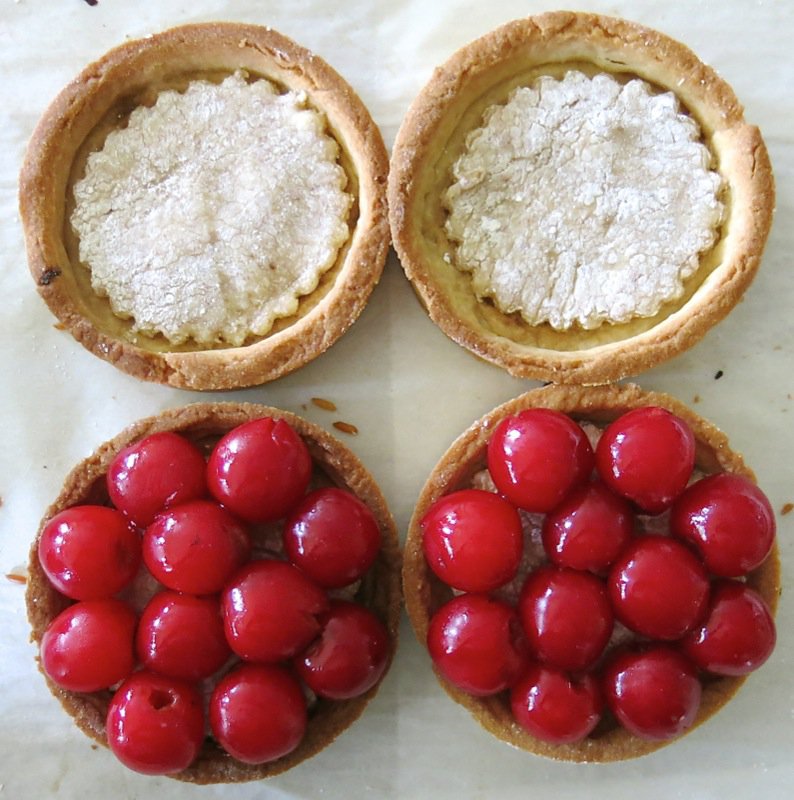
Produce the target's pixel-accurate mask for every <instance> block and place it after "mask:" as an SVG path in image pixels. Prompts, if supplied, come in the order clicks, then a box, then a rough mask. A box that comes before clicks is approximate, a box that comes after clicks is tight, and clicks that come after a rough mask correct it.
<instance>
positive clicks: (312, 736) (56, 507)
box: [26, 403, 401, 784]
mask: <svg viewBox="0 0 794 800" xmlns="http://www.w3.org/2000/svg"><path fill="white" fill-rule="evenodd" d="M265 416H269V417H273V418H276V419H284V420H285V421H286V422H288V423H289V424H290V425H291V426H292V427H293V428H294V429H295V430H296V431H297V432H298V433H299V434H300V435H301V437H302V438H303V440H304V442H305V443H306V445H307V446H308V448H309V451H310V453H311V455H312V458H313V459H314V463H315V471H317V470H319V471H320V472H321V473H322V474H323V477H324V479H327V480H330V481H331V482H332V483H334V484H336V485H338V486H341V487H343V488H345V489H347V490H349V491H351V492H353V493H354V494H355V495H357V496H358V497H359V498H360V499H361V500H362V501H363V502H364V503H366V505H367V506H368V507H369V508H370V510H371V511H372V513H373V514H374V516H375V519H376V520H377V522H378V526H379V528H380V531H381V539H382V542H381V551H380V553H379V555H378V558H377V560H376V561H375V564H374V565H373V567H372V568H371V569H370V571H369V572H368V573H367V575H365V576H364V578H363V579H362V581H361V586H360V588H359V589H358V591H357V593H356V600H357V601H358V602H361V603H363V604H364V605H366V606H368V607H369V608H370V609H371V610H372V611H373V612H375V614H377V616H378V617H379V618H380V619H381V620H382V621H383V622H384V623H385V625H386V627H387V629H388V630H389V633H390V635H391V652H390V656H389V660H390V661H391V659H392V658H393V656H394V652H395V649H396V647H397V634H398V627H399V619H400V608H401V592H400V546H399V541H398V538H397V531H396V528H395V525H394V521H393V519H392V517H391V514H390V513H389V509H388V507H387V506H386V501H385V499H384V498H383V495H382V494H381V492H380V489H379V488H378V486H377V485H376V483H375V481H374V479H373V478H372V476H371V475H370V474H369V472H367V470H366V469H365V467H364V466H363V465H362V464H361V462H360V461H359V460H358V458H357V457H356V456H355V455H353V453H352V452H351V451H350V450H348V449H347V448H346V447H345V446H344V445H343V444H342V443H341V442H339V441H337V440H336V439H335V438H334V437H333V436H331V435H330V434H328V433H327V432H326V431H324V430H323V429H322V428H319V427H318V426H316V425H313V424H312V423H310V422H307V421H306V420H304V419H302V418H301V417H298V416H296V415H294V414H291V413H289V412H286V411H280V410H278V409H275V408H269V407H268V406H262V405H255V404H252V403H198V404H195V405H190V406H185V407H182V408H176V409H172V410H169V411H164V412H162V413H161V414H158V415H156V416H154V417H149V418H147V419H143V420H141V421H139V422H136V423H135V424H133V425H131V426H130V427H128V428H127V429H125V430H124V431H122V432H121V433H120V434H119V435H118V436H116V437H115V438H114V439H111V440H110V441H108V442H105V443H104V444H103V445H101V446H100V447H99V448H98V449H97V450H96V452H94V453H93V455H91V456H89V457H88V458H87V459H85V460H84V461H82V462H81V463H80V464H78V465H77V466H76V467H75V468H74V469H73V470H72V472H71V473H70V474H69V475H68V476H67V478H66V480H65V482H64V485H63V489H62V490H61V493H60V495H59V496H58V498H57V499H56V500H55V502H54V503H53V504H52V505H51V506H50V507H49V508H48V509H47V511H46V513H45V515H44V518H43V519H42V523H41V526H40V528H39V532H38V534H37V536H36V539H35V541H34V542H33V545H32V547H31V550H30V563H29V578H28V584H27V591H26V604H27V612H28V618H29V620H30V624H31V627H32V633H31V639H32V640H33V641H35V642H36V643H39V642H40V641H41V637H42V636H43V634H44V631H45V629H46V627H47V625H48V624H49V623H50V622H51V621H52V619H53V618H54V617H55V616H56V615H57V614H59V613H60V612H61V611H62V610H63V609H64V608H65V607H66V606H67V605H69V602H70V601H68V600H67V599H66V598H64V597H63V596H62V595H60V594H59V593H58V592H57V591H55V589H54V588H53V587H52V585H51V584H50V583H49V581H48V580H47V578H46V576H45V574H44V572H43V570H42V568H41V564H40V562H39V558H38V540H39V537H40V535H41V530H42V528H43V527H44V525H45V524H46V522H47V520H48V519H50V518H51V517H52V516H54V515H55V514H57V513H58V512H59V511H62V510H63V509H64V508H68V507H70V506H73V505H76V504H79V503H85V502H99V503H103V502H106V501H107V492H106V489H105V473H106V472H107V469H108V466H109V464H110V462H111V461H112V460H113V458H114V457H115V455H116V453H118V452H119V451H120V450H121V449H122V448H124V447H126V446H127V445H129V444H131V443H132V442H135V441H137V440H139V439H141V438H143V437H144V436H147V435H149V434H151V433H156V432H158V431H176V432H178V433H180V434H183V435H185V436H187V437H188V438H190V439H191V440H193V441H195V442H197V443H199V444H202V445H204V446H208V445H209V444H211V443H212V442H214V441H215V440H216V439H218V438H219V437H220V436H221V435H222V434H224V433H225V432H227V431H228V430H230V429H231V428H234V427H236V426H237V425H240V424H242V423H243V422H247V421H249V420H252V419H257V418H259V417H265ZM39 666H40V665H39ZM42 674H43V673H42ZM45 679H46V680H47V684H48V686H49V688H50V690H51V691H52V693H53V694H54V695H55V696H56V697H57V698H58V700H59V701H60V702H61V705H62V706H63V707H64V708H65V709H66V711H67V712H68V713H69V714H71V716H72V717H74V719H75V722H76V723H77V725H78V727H79V728H80V729H81V730H83V732H84V733H86V734H87V735H88V736H90V737H92V738H93V739H95V740H96V741H98V742H99V743H101V744H103V745H107V743H106V740H105V716H106V714H107V707H108V703H109V701H110V697H111V693H110V692H97V693H94V694H77V693H75V692H68V691H65V690H63V689H60V688H59V687H58V686H56V685H55V684H54V683H53V682H52V681H51V680H50V679H49V678H47V676H46V675H45ZM378 686H379V684H377V685H375V686H373V687H372V688H371V689H370V690H369V691H368V692H366V693H365V694H363V695H361V696H360V697H356V698H354V699H352V700H347V701H337V702H329V701H325V700H318V702H317V705H316V706H315V707H314V709H313V710H312V711H311V712H310V718H309V726H308V729H307V732H306V735H305V736H304V738H303V741H302V742H301V743H300V745H299V746H298V748H297V749H296V750H294V751H293V752H292V753H290V754H289V755H287V756H284V757H283V758H280V759H278V760H277V761H273V762H271V763H267V764H260V765H251V764H243V763H241V762H239V761H236V760H234V759H233V758H231V757H230V756H228V755H227V754H225V753H224V752H223V751H221V750H220V748H218V746H217V745H215V744H214V742H212V741H211V740H209V739H208V740H207V742H206V743H205V745H204V747H203V749H202V751H201V753H200V755H199V757H198V759H197V760H196V761H195V762H194V763H193V764H192V765H191V766H190V767H189V768H188V769H186V770H185V771H184V772H180V773H178V774H177V775H173V776H171V777H174V778H177V779H179V780H183V781H189V782H192V783H202V784H204V783H229V782H239V781H250V780H259V779H261V778H267V777H270V776H272V775H277V774H279V773H281V772H284V771H285V770H287V769H290V768H291V767H293V766H295V765H296V764H299V763H300V762H301V761H303V760H305V759H307V758H309V757H310V756H313V755H315V754H316V753H317V752H319V751H320V750H322V749H323V748H324V747H326V746H327V745H329V744H330V743H331V742H332V741H333V740H334V739H335V738H336V737H337V736H338V735H339V734H340V733H342V731H344V730H345V729H346V728H347V727H348V726H350V725H351V724H352V723H353V722H354V721H355V720H356V719H358V717H359V716H360V715H361V714H362V713H363V711H364V708H365V707H366V705H367V703H368V702H369V701H370V700H371V699H372V697H373V696H374V695H375V693H376V692H377V690H378Z"/></svg>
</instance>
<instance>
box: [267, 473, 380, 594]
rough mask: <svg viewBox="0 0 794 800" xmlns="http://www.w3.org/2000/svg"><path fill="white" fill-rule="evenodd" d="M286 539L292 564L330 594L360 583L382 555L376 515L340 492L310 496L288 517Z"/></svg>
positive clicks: (323, 491)
mask: <svg viewBox="0 0 794 800" xmlns="http://www.w3.org/2000/svg"><path fill="white" fill-rule="evenodd" d="M283 538H284V550H285V552H286V553H287V557H288V558H289V560H290V561H291V562H292V563H293V564H295V566H296V567H300V569H301V570H303V572H305V573H306V574H307V575H308V576H309V577H310V578H311V579H312V580H313V581H314V582H315V583H318V584H319V585H320V586H324V587H325V588H327V589H337V588H340V587H342V586H347V585H348V584H350V583H353V582H354V581H357V580H358V579H359V578H360V577H361V576H362V575H363V574H364V573H365V572H366V571H367V570H368V569H369V568H370V567H371V566H372V564H373V562H374V561H375V558H376V557H377V555H378V551H379V550H380V528H378V523H377V522H376V521H375V517H374V516H373V515H372V512H371V511H370V510H369V508H368V507H367V506H366V505H365V504H364V503H362V502H361V500H359V499H358V498H357V497H356V496H355V495H353V494H351V493H350V492H346V491H344V490H343V489H337V488H336V487H327V488H324V489H317V490H316V491H314V492H311V493H310V494H308V495H306V496H305V497H304V498H303V499H302V500H301V501H300V502H299V503H298V505H297V506H296V508H295V509H294V510H293V511H292V513H291V514H290V515H289V517H288V518H287V521H286V523H285V525H284V533H283Z"/></svg>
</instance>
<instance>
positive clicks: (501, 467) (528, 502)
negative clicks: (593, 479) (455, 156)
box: [488, 408, 594, 512]
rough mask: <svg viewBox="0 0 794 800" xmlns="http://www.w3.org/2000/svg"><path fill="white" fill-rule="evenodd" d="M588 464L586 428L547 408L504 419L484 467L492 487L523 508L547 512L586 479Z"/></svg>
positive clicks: (591, 460)
mask: <svg viewBox="0 0 794 800" xmlns="http://www.w3.org/2000/svg"><path fill="white" fill-rule="evenodd" d="M593 463H594V457H593V448H592V447H591V446H590V442H589V441H588V439H587V436H586V435H585V432H584V431H583V430H582V429H581V428H580V427H579V425H577V424H576V423H575V422H574V421H573V420H572V419H571V418H570V417H567V416H566V415H565V414H561V413H560V412H559V411H554V410H552V409H548V408H531V409H527V410H525V411H522V412H521V413H520V414H518V415H517V416H514V417H508V418H506V419H503V420H502V421H501V422H500V423H499V424H498V425H497V427H496V430H494V432H493V435H492V436H491V439H490V441H489V442H488V470H489V471H490V473H491V477H492V478H493V481H494V483H495V484H496V488H497V489H498V490H499V492H500V494H502V495H503V496H504V497H506V498H507V499H508V500H509V501H510V502H511V503H513V504H514V505H516V506H518V507H519V508H523V509H525V510H526V511H537V512H545V511H550V510H551V509H552V508H554V506H556V505H557V504H558V503H559V502H560V501H561V500H562V499H563V498H564V497H565V495H566V494H567V493H568V492H569V491H570V490H571V489H572V488H573V487H574V486H576V485H577V484H579V483H582V482H583V481H584V480H586V479H587V476H588V475H589V474H590V472H591V471H592V469H593Z"/></svg>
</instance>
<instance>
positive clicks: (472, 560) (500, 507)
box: [421, 489, 524, 592]
mask: <svg viewBox="0 0 794 800" xmlns="http://www.w3.org/2000/svg"><path fill="white" fill-rule="evenodd" d="M421 525H422V532H423V539H422V545H423V548H424V554H425V559H426V560H427V563H428V565H429V566H430V569H432V570H433V572H434V573H435V574H436V575H437V576H438V577H439V578H440V579H441V580H442V581H444V583H446V584H447V585H448V586H453V587H454V588H455V589H460V590H462V591H464V592H488V591H490V590H491V589H496V588H497V587H498V586H501V585H502V584H503V583H507V581H509V580H512V579H513V578H514V577H515V575H516V572H517V571H518V565H519V562H520V561H521V552H522V550H523V546H524V538H523V533H522V530H521V518H520V517H519V516H518V511H516V509H515V507H514V506H513V505H511V504H510V503H508V502H507V501H506V500H504V499H503V498H501V497H499V496H498V495H496V494H493V493H492V492H484V491H481V490H479V489H463V490H462V491H459V492H454V493H453V494H448V495H446V496H445V497H442V498H440V499H439V500H438V501H436V502H435V503H434V504H433V505H432V506H431V507H430V509H429V510H428V512H427V513H426V514H425V515H424V517H423V518H422V522H421Z"/></svg>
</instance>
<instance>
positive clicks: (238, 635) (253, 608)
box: [221, 559, 329, 662]
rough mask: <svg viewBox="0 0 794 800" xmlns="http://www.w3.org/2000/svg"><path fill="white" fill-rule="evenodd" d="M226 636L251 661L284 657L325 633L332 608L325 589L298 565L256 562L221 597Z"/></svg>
mask: <svg viewBox="0 0 794 800" xmlns="http://www.w3.org/2000/svg"><path fill="white" fill-rule="evenodd" d="M221 608H222V611H223V624H224V631H225V633H226V639H227V641H228V642H229V645H230V646H231V648H232V650H234V652H235V653H237V655H238V656H240V657H241V658H244V659H246V660H248V661H264V662H268V661H281V660H283V659H287V658H292V656H294V655H296V654H297V653H299V652H300V651H301V650H303V649H304V648H305V647H306V646H307V645H308V644H309V643H310V642H311V641H312V640H313V639H314V638H315V637H316V636H317V634H319V633H320V630H321V623H320V618H321V616H322V615H323V614H324V613H326V612H327V611H328V608H329V601H328V598H327V596H326V594H325V592H324V591H323V590H322V589H321V588H320V587H319V586H317V584H315V583H313V582H312V581H311V580H310V579H309V578H307V577H306V576H305V575H304V574H303V573H302V572H301V571H300V570H299V569H297V567H294V566H293V565H292V564H287V563H285V562H283V561H274V560H271V559H265V560H262V561H254V562H251V563H250V564H247V565H246V566H244V567H243V568H242V569H240V570H239V571H238V572H237V573H236V574H235V575H234V576H233V577H232V580H231V581H230V582H229V584H228V585H227V586H226V588H225V589H224V591H223V594H222V595H221Z"/></svg>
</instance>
